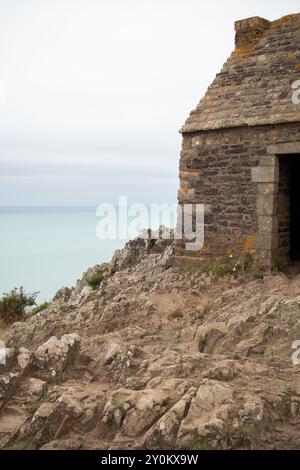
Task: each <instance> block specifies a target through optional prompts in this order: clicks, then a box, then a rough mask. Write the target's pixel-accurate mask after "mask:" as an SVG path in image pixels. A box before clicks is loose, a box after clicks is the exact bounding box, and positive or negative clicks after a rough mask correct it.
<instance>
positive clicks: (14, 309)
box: [0, 287, 38, 323]
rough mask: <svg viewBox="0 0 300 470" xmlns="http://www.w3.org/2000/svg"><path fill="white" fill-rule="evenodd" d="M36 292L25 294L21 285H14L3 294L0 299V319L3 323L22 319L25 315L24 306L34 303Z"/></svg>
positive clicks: (30, 305)
mask: <svg viewBox="0 0 300 470" xmlns="http://www.w3.org/2000/svg"><path fill="white" fill-rule="evenodd" d="M37 294H38V292H33V293H32V294H26V292H25V291H24V289H23V287H20V288H19V289H18V288H16V287H15V288H14V289H13V290H11V291H10V292H8V293H6V294H4V295H3V296H2V298H1V299H0V320H2V321H3V322H4V323H13V322H15V321H17V320H22V319H23V318H24V317H25V315H26V308H27V307H32V306H33V305H36V297H37Z"/></svg>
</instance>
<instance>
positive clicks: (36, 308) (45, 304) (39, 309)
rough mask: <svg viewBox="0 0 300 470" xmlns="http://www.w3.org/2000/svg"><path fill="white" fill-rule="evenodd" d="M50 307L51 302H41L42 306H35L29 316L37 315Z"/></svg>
mask: <svg viewBox="0 0 300 470" xmlns="http://www.w3.org/2000/svg"><path fill="white" fill-rule="evenodd" d="M50 305H51V302H43V303H42V304H40V305H37V306H36V307H34V308H33V309H32V310H31V312H30V313H31V315H35V314H36V313H39V312H41V311H42V310H45V309H46V308H48V307H50Z"/></svg>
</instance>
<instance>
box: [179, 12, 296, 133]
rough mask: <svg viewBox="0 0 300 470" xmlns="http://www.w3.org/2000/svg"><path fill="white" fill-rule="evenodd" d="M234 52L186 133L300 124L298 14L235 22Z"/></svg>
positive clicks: (189, 123)
mask: <svg viewBox="0 0 300 470" xmlns="http://www.w3.org/2000/svg"><path fill="white" fill-rule="evenodd" d="M235 30H236V39H235V42H236V50H235V51H234V52H233V53H232V54H231V56H230V57H229V59H228V60H227V62H226V63H225V64H224V66H223V69H222V71H221V72H220V73H219V74H218V75H217V76H216V78H215V80H214V82H213V83H212V85H211V86H210V87H209V88H208V90H207V92H206V95H205V96H204V98H203V99H202V100H201V101H200V103H199V104H198V106H197V107H196V109H195V110H194V111H192V112H191V114H190V116H189V118H188V119H187V121H186V122H185V124H184V126H183V127H182V129H181V132H182V133H185V132H195V131H202V130H210V129H222V128H229V127H241V126H257V125H266V124H281V123H289V122H300V105H295V104H293V102H292V94H293V92H294V90H292V83H293V82H294V81H296V80H300V13H299V14H295V15H288V16H285V17H283V18H281V19H279V20H276V21H273V22H270V21H267V20H265V19H263V18H259V17H253V18H248V19H245V20H241V21H237V22H236V23H235Z"/></svg>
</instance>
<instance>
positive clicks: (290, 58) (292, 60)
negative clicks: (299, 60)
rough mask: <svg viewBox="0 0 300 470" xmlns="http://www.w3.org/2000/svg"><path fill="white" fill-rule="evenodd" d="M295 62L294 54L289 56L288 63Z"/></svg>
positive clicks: (287, 57)
mask: <svg viewBox="0 0 300 470" xmlns="http://www.w3.org/2000/svg"><path fill="white" fill-rule="evenodd" d="M294 60H295V56H294V55H293V54H288V55H287V56H286V61H287V62H294Z"/></svg>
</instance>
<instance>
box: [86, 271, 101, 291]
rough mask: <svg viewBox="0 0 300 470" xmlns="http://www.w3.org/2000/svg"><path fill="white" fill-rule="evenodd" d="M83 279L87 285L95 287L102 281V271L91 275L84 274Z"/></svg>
mask: <svg viewBox="0 0 300 470" xmlns="http://www.w3.org/2000/svg"><path fill="white" fill-rule="evenodd" d="M85 280H86V283H87V285H88V286H89V287H92V288H93V289H96V287H98V286H100V284H101V282H102V281H103V273H102V271H99V272H97V273H96V274H94V275H93V276H90V277H88V276H86V278H85Z"/></svg>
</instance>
